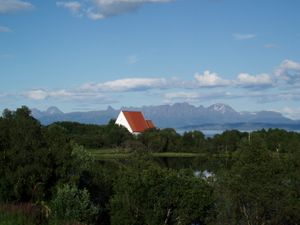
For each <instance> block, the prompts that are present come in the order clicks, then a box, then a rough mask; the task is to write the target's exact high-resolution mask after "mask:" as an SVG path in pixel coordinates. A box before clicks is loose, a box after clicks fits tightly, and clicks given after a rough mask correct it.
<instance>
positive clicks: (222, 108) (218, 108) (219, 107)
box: [208, 103, 236, 114]
mask: <svg viewBox="0 0 300 225" xmlns="http://www.w3.org/2000/svg"><path fill="white" fill-rule="evenodd" d="M208 110H210V111H214V112H220V113H222V114H224V113H227V112H236V111H235V110H234V109H233V108H231V107H230V106H229V105H226V104H222V103H216V104H213V105H211V106H209V107H208Z"/></svg>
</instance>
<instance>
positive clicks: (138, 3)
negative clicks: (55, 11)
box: [57, 0, 174, 20]
mask: <svg viewBox="0 0 300 225" xmlns="http://www.w3.org/2000/svg"><path fill="white" fill-rule="evenodd" d="M172 1H174V0H81V1H74V2H68V1H60V2H57V5H58V6H63V7H65V8H68V9H70V10H71V11H73V13H74V14H76V15H77V14H79V13H80V14H82V15H86V16H87V17H88V18H90V19H92V20H99V19H104V18H107V17H111V16H116V15H119V14H123V13H126V12H130V11H134V10H137V9H139V8H140V7H142V6H143V5H145V4H147V3H167V2H172ZM71 3H72V4H71Z"/></svg>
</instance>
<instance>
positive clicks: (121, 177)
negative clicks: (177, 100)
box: [0, 107, 300, 225]
mask: <svg viewBox="0 0 300 225" xmlns="http://www.w3.org/2000/svg"><path fill="white" fill-rule="evenodd" d="M86 148H106V149H107V148H118V149H119V151H122V150H123V151H125V152H128V151H129V152H132V153H131V154H132V155H131V156H130V158H128V159H126V160H125V161H124V160H121V161H118V160H113V161H111V162H109V163H101V162H99V161H97V160H94V158H93V157H92V154H94V153H91V152H89V151H87V150H86ZM183 150H185V151H183ZM99 151H101V150H99ZM149 152H152V153H153V154H154V155H155V154H158V153H160V154H162V153H164V154H169V153H168V152H177V153H178V152H179V153H180V152H187V153H189V152H193V153H194V154H196V155H197V156H199V155H201V160H202V162H203V163H205V164H206V165H208V167H209V170H210V172H211V173H210V174H209V175H207V174H205V173H204V171H197V172H196V173H195V171H193V170H191V169H171V168H167V167H161V166H160V165H158V164H157V163H156V162H155V160H153V155H151V154H149ZM218 155H221V156H222V157H219V158H216V157H215V156H218ZM196 158H198V157H196ZM216 159H217V160H216ZM199 160H200V159H199ZM0 165H1V166H0V218H1V220H0V221H1V222H0V224H25V225H29V224H49V225H51V224H57V225H58V224H105V225H109V224H112V225H122V224H124V225H142V224H147V225H157V224H168V225H171V224H174V225H175V224H186V225H191V224H199V225H200V224H201V225H203V224H207V225H209V224H236V225H243V224H245V225H246V224H247V225H250V224H251V225H256V224H257V225H259V224H266V225H268V224H270V225H277V224H278V225H291V224H293V225H297V224H299V221H300V188H299V187H300V135H299V134H298V133H294V132H287V131H284V130H278V129H275V130H268V131H266V130H261V131H257V132H253V133H251V135H249V134H248V133H242V132H239V131H227V132H224V133H223V134H221V135H217V136H215V137H214V138H205V137H204V135H203V134H202V133H201V132H197V131H195V132H188V133H185V134H183V135H179V134H177V133H176V132H175V131H174V130H173V129H164V130H149V131H147V132H145V133H144V134H142V135H140V136H138V137H135V136H132V135H131V134H129V133H128V132H127V131H126V130H125V129H124V128H121V127H118V126H116V125H114V124H113V122H111V123H109V124H108V125H107V126H95V125H83V124H77V123H67V122H64V123H55V124H52V125H50V126H47V127H44V126H42V125H41V124H40V123H39V122H38V121H36V120H35V119H34V118H32V117H31V116H30V111H29V110H28V108H26V107H22V108H20V109H17V110H16V111H9V110H5V111H4V113H3V115H2V117H1V118H0Z"/></svg>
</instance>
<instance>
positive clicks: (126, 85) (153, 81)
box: [81, 78, 168, 92]
mask: <svg viewBox="0 0 300 225" xmlns="http://www.w3.org/2000/svg"><path fill="white" fill-rule="evenodd" d="M167 86H168V82H167V81H166V79H164V78H128V79H120V80H114V81H108V82H104V83H87V84H84V85H83V86H82V87H81V89H82V90H83V91H92V92H126V91H141V90H142V91H144V90H148V89H162V88H166V87H167Z"/></svg>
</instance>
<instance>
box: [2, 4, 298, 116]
mask: <svg viewBox="0 0 300 225" xmlns="http://www.w3.org/2000/svg"><path fill="white" fill-rule="evenodd" d="M299 9H300V1H299V0H276V1H274V0H242V1H241V0H43V1H41V0H0V79H1V80H0V110H1V111H2V110H3V109H5V108H8V109H11V110H14V109H16V108H18V107H20V106H22V105H26V106H28V107H30V108H38V109H41V110H45V109H46V108H48V107H49V106H57V107H58V108H60V109H61V110H62V111H64V112H71V111H90V110H101V109H106V108H107V107H108V106H112V107H114V108H120V107H121V106H143V105H161V104H173V103H176V102H188V103H190V104H193V105H195V106H199V105H203V106H209V105H211V104H214V103H224V104H228V105H230V106H232V107H233V108H234V109H236V110H237V111H260V110H273V111H278V112H281V113H282V114H283V115H285V116H287V117H289V118H292V119H300V104H299V103H300V13H299Z"/></svg>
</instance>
